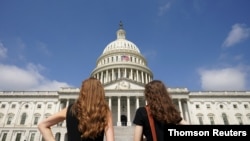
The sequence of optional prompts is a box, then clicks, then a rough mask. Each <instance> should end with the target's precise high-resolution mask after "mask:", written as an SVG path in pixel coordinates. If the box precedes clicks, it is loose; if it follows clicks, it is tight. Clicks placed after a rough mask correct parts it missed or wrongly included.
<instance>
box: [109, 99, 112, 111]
mask: <svg viewBox="0 0 250 141" xmlns="http://www.w3.org/2000/svg"><path fill="white" fill-rule="evenodd" d="M111 98H112V97H111V96H110V97H109V109H110V110H111V111H112V99H111Z"/></svg>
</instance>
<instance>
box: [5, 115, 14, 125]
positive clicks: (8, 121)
mask: <svg viewBox="0 0 250 141" xmlns="http://www.w3.org/2000/svg"><path fill="white" fill-rule="evenodd" d="M13 117H14V114H8V118H7V123H6V124H7V125H10V124H11V122H12V120H13Z"/></svg>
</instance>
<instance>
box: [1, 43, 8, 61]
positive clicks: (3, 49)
mask: <svg viewBox="0 0 250 141" xmlns="http://www.w3.org/2000/svg"><path fill="white" fill-rule="evenodd" d="M6 57H7V48H5V47H4V45H3V43H2V42H0V59H2V58H6Z"/></svg>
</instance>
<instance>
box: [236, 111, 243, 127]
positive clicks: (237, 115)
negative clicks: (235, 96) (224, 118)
mask: <svg viewBox="0 0 250 141" xmlns="http://www.w3.org/2000/svg"><path fill="white" fill-rule="evenodd" d="M235 117H236V119H237V121H238V123H239V125H243V121H242V115H241V114H240V113H237V114H236V115H235Z"/></svg>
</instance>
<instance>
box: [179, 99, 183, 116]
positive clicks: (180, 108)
mask: <svg viewBox="0 0 250 141" xmlns="http://www.w3.org/2000/svg"><path fill="white" fill-rule="evenodd" d="M178 104H179V110H180V112H181V116H182V118H184V116H183V111H182V105H181V100H180V99H178Z"/></svg>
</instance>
